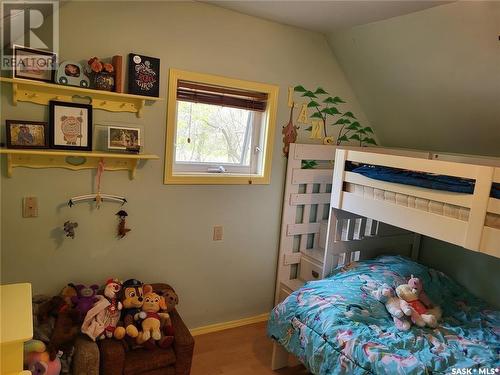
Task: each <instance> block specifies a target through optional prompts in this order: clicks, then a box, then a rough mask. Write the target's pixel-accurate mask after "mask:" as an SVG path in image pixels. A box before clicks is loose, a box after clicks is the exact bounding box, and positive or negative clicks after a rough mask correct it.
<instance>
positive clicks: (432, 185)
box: [351, 165, 500, 199]
mask: <svg viewBox="0 0 500 375" xmlns="http://www.w3.org/2000/svg"><path fill="white" fill-rule="evenodd" d="M351 171H352V172H354V173H359V174H361V175H363V176H365V177H369V178H373V179H375V180H380V181H386V182H394V183H398V184H403V185H411V186H419V187H424V188H428V189H433V190H444V191H452V192H457V193H467V194H472V193H473V192H474V180H468V179H464V178H458V177H451V176H443V175H435V174H431V173H423V172H415V171H408V170H404V169H397V168H390V167H383V166H378V165H363V166H361V167H355V168H353V169H352V170H351ZM490 195H491V197H493V198H497V199H500V184H499V183H493V185H492V187H491V194H490Z"/></svg>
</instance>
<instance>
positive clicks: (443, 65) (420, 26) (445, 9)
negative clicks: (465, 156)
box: [329, 1, 500, 156]
mask: <svg viewBox="0 0 500 375" xmlns="http://www.w3.org/2000/svg"><path fill="white" fill-rule="evenodd" d="M499 25H500V2H498V1H459V2H454V3H450V4H446V5H441V6H438V7H435V8H430V9H426V10H423V11H420V12H416V13H413V14H409V15H405V16H401V17H396V18H392V19H389V20H385V21H380V22H375V23H372V24H368V25H364V26H358V27H355V28H352V29H350V30H346V31H344V32H339V33H336V34H334V35H331V36H330V38H329V40H330V44H331V45H332V48H333V50H334V52H335V55H336V57H337V59H338V60H339V63H340V64H341V66H342V69H343V70H344V71H345V73H346V75H347V77H348V79H349V82H350V83H351V84H352V85H353V88H354V90H355V92H356V94H357V96H358V98H359V100H360V103H361V105H362V106H363V109H364V110H365V113H366V115H367V116H368V118H369V119H370V121H371V123H372V124H373V126H375V128H376V129H377V135H378V137H379V139H380V141H381V143H382V144H383V145H384V146H400V147H412V148H425V149H433V150H439V151H449V152H460V153H474V154H479V155H493V156H500V147H499V144H500V130H499V129H500V123H499V121H500V120H499V119H500V104H499V99H500V95H499V88H500V41H499V40H498V37H499Z"/></svg>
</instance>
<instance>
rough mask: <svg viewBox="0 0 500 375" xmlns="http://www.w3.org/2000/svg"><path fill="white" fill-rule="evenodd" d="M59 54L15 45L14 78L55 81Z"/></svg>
mask: <svg viewBox="0 0 500 375" xmlns="http://www.w3.org/2000/svg"><path fill="white" fill-rule="evenodd" d="M56 60H57V55H56V54H55V53H53V52H47V51H42V50H38V49H33V48H27V47H22V46H17V45H14V68H13V69H12V72H13V76H14V78H23V79H32V80H35V81H42V82H49V83H52V82H54V73H55V69H56V62H57V61H56Z"/></svg>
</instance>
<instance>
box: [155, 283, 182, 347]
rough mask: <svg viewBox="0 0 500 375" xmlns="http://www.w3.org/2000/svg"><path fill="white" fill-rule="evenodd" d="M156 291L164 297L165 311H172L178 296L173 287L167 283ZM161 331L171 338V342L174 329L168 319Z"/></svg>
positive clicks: (176, 303) (177, 301)
mask: <svg viewBox="0 0 500 375" xmlns="http://www.w3.org/2000/svg"><path fill="white" fill-rule="evenodd" d="M156 292H157V293H158V294H159V295H160V296H161V297H163V298H164V299H165V304H166V305H167V309H166V311H167V313H169V314H170V313H171V312H172V311H174V310H175V306H177V305H178V303H179V296H178V295H177V293H176V292H175V290H174V288H172V287H171V286H170V285H168V284H165V286H164V287H160V288H159V289H158V290H157V291H156ZM162 331H163V334H164V336H165V337H167V338H168V340H171V341H172V342H173V339H174V333H175V331H174V326H173V325H172V321H171V320H170V319H167V321H166V322H165V324H164V326H163V329H162Z"/></svg>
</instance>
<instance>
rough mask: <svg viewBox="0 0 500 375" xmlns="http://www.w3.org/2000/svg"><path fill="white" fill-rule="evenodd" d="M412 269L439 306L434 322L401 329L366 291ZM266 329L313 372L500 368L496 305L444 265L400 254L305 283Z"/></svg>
mask: <svg viewBox="0 0 500 375" xmlns="http://www.w3.org/2000/svg"><path fill="white" fill-rule="evenodd" d="M412 274H413V275H414V276H416V277H419V278H420V279H421V280H422V281H423V283H424V287H425V290H426V292H427V294H428V296H429V297H430V298H431V299H432V301H433V302H434V303H436V304H438V305H440V306H441V307H442V308H443V319H442V322H441V323H440V325H439V327H438V328H436V329H430V328H424V329H422V328H418V327H412V329H411V330H410V331H407V332H400V331H398V330H397V329H396V328H395V327H394V323H393V321H392V319H391V318H390V316H389V314H388V313H387V311H386V309H385V306H384V305H383V304H382V303H380V302H378V301H377V300H376V299H374V298H373V297H372V295H371V291H373V290H374V289H376V288H378V287H379V286H380V285H381V284H382V283H387V284H389V285H391V286H393V287H396V286H397V285H399V284H402V283H405V282H406V281H407V279H408V278H409V277H410V276H411V275H412ZM268 335H269V336H270V337H271V338H273V339H275V340H277V341H278V342H279V343H280V344H281V345H283V346H284V347H285V348H286V349H287V350H288V351H289V352H291V353H293V354H294V355H296V356H297V357H298V358H299V359H300V360H301V361H302V362H303V363H304V364H305V365H306V366H307V368H308V369H309V370H310V371H311V372H313V373H314V374H317V375H319V374H453V373H460V372H457V371H458V370H463V371H466V370H465V369H472V370H469V371H472V372H471V373H473V374H479V373H480V370H481V372H482V373H484V374H495V373H498V374H500V372H498V371H499V370H498V369H500V362H499V353H500V340H499V335H500V312H499V311H496V310H494V309H492V308H491V307H489V306H488V305H487V304H486V303H485V302H483V301H482V300H480V299H478V298H476V297H475V296H473V295H472V294H470V293H468V292H467V291H466V290H465V289H464V288H463V287H462V286H460V285H458V284H457V283H455V282H454V281H453V280H451V279H450V278H449V277H447V276H446V275H445V274H443V273H442V272H439V271H436V270H433V269H430V268H427V267H425V266H423V265H421V264H418V263H415V262H413V261H411V260H409V259H407V258H404V257H400V256H383V257H379V258H377V259H374V260H366V261H361V262H354V263H351V264H349V265H347V266H345V267H342V268H338V269H336V270H335V271H334V272H333V274H332V275H331V276H330V277H328V278H326V279H324V280H319V281H312V282H309V283H307V284H306V285H304V287H302V288H301V289H299V290H297V291H295V292H294V293H292V294H291V295H290V296H289V297H288V298H287V299H286V300H284V301H283V302H282V303H280V304H278V305H277V306H276V307H275V308H274V309H273V311H272V313H271V315H270V318H269V323H268ZM483 371H485V372H483ZM495 371H496V372H495ZM463 373H466V372H463Z"/></svg>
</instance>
